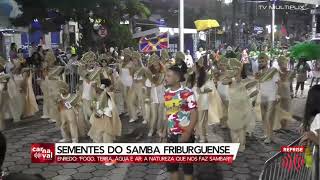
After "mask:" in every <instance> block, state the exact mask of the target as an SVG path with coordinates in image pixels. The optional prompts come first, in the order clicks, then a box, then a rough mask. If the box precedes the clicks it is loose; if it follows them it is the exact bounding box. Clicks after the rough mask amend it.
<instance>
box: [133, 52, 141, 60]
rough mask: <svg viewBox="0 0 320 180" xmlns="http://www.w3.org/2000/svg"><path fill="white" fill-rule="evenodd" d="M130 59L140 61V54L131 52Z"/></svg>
mask: <svg viewBox="0 0 320 180" xmlns="http://www.w3.org/2000/svg"><path fill="white" fill-rule="evenodd" d="M132 59H137V60H140V59H141V54H140V53H139V52H137V51H133V52H132Z"/></svg>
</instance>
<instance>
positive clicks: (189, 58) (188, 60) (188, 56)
mask: <svg viewBox="0 0 320 180" xmlns="http://www.w3.org/2000/svg"><path fill="white" fill-rule="evenodd" d="M185 63H186V64H187V67H188V68H192V67H193V59H192V56H191V54H190V51H189V50H187V53H186V59H185Z"/></svg>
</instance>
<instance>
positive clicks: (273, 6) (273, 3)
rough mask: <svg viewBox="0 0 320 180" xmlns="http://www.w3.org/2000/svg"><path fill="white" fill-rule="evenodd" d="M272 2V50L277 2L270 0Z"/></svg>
mask: <svg viewBox="0 0 320 180" xmlns="http://www.w3.org/2000/svg"><path fill="white" fill-rule="evenodd" d="M271 1H272V23H271V45H272V49H273V48H274V24H275V16H276V1H278V0H271Z"/></svg>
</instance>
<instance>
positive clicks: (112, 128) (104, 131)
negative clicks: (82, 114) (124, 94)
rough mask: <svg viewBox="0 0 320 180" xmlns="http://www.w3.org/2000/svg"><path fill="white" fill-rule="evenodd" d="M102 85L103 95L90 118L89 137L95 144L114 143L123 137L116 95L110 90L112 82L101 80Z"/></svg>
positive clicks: (100, 96)
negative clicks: (115, 100)
mask: <svg viewBox="0 0 320 180" xmlns="http://www.w3.org/2000/svg"><path fill="white" fill-rule="evenodd" d="M100 84H101V86H100V91H101V93H100V95H99V98H98V101H97V102H95V107H94V110H93V111H94V112H93V113H92V115H91V117H90V123H91V128H90V130H89V132H88V136H89V137H90V138H91V139H92V140H93V142H95V143H112V142H113V141H114V140H115V138H116V137H117V136H121V127H122V125H121V120H120V118H119V114H118V111H117V107H116V105H115V102H114V100H113V99H114V94H113V93H112V92H110V89H109V88H110V86H111V81H110V80H109V79H101V82H100Z"/></svg>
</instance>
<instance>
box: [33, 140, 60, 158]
mask: <svg viewBox="0 0 320 180" xmlns="http://www.w3.org/2000/svg"><path fill="white" fill-rule="evenodd" d="M30 154H31V162H32V163H52V162H54V161H55V146H54V144H53V143H39V144H31V151H30Z"/></svg>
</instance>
